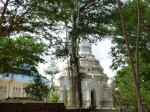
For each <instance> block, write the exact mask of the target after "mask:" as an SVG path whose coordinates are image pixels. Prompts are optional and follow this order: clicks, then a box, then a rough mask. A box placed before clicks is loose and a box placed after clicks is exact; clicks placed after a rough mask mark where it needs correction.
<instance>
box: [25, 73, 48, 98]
mask: <svg viewBox="0 0 150 112" xmlns="http://www.w3.org/2000/svg"><path fill="white" fill-rule="evenodd" d="M33 77H34V78H33V82H31V83H30V84H29V85H27V86H26V87H25V88H24V89H25V92H26V93H27V94H28V95H30V96H32V97H35V98H38V100H43V98H47V97H48V94H49V87H48V85H46V83H47V82H45V80H44V78H43V77H42V76H41V75H40V74H38V73H36V74H34V75H33Z"/></svg>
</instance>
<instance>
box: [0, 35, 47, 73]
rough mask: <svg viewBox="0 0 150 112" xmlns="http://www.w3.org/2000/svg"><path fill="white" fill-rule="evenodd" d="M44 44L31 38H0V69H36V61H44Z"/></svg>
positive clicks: (11, 70) (5, 71) (8, 70)
mask: <svg viewBox="0 0 150 112" xmlns="http://www.w3.org/2000/svg"><path fill="white" fill-rule="evenodd" d="M45 51H46V45H45V44H44V43H42V42H37V41H36V40H35V39H33V38H29V37H28V38H25V37H19V38H7V37H6V38H2V39H0V55H1V57H0V71H1V72H4V73H10V72H11V73H26V74H31V71H37V70H36V67H37V65H38V63H39V62H40V63H44V59H43V58H42V57H41V56H42V55H44V54H45Z"/></svg>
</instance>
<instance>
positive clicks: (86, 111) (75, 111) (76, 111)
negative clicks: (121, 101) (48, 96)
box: [66, 109, 114, 112]
mask: <svg viewBox="0 0 150 112" xmlns="http://www.w3.org/2000/svg"><path fill="white" fill-rule="evenodd" d="M66 112H114V111H113V110H110V109H105V110H102V109H95V110H90V109H67V110H66Z"/></svg>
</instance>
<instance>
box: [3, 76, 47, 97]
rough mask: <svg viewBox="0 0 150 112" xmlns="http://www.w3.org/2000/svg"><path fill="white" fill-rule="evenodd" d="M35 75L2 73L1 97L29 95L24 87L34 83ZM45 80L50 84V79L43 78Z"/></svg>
mask: <svg viewBox="0 0 150 112" xmlns="http://www.w3.org/2000/svg"><path fill="white" fill-rule="evenodd" d="M33 78H34V77H33V76H29V75H25V74H10V75H8V76H5V75H2V74H0V99H5V98H8V97H27V94H26V93H25V91H24V89H23V88H24V87H25V86H26V85H28V84H30V83H33ZM42 80H43V82H44V83H45V84H46V85H48V86H50V81H49V80H48V79H46V78H42Z"/></svg>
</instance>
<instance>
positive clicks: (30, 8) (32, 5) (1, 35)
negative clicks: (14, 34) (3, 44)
mask: <svg viewBox="0 0 150 112" xmlns="http://www.w3.org/2000/svg"><path fill="white" fill-rule="evenodd" d="M35 3H36V2H35ZM35 3H34V2H33V3H32V4H31V6H30V7H29V8H28V9H27V10H26V11H25V12H24V13H23V14H22V15H21V16H19V17H18V18H16V20H15V21H14V22H13V23H11V24H10V25H9V27H8V28H7V29H6V30H5V31H3V32H2V33H1V34H0V38H2V37H3V36H5V35H6V33H7V32H9V30H10V29H11V28H13V26H14V25H15V24H16V23H17V22H18V21H19V20H20V19H21V18H22V17H23V16H25V15H26V14H27V13H29V12H31V11H32V10H33V8H34V6H35Z"/></svg>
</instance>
